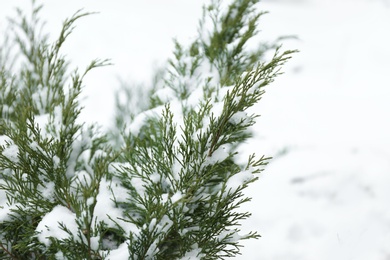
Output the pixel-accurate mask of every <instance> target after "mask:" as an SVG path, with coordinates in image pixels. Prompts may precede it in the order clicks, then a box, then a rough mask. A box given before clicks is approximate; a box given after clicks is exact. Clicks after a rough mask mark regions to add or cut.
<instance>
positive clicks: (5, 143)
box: [0, 135, 12, 145]
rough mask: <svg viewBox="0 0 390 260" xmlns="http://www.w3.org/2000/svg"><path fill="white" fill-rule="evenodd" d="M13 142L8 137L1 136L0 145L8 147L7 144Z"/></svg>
mask: <svg viewBox="0 0 390 260" xmlns="http://www.w3.org/2000/svg"><path fill="white" fill-rule="evenodd" d="M11 142H12V140H11V138H9V137H8V136H6V135H0V145H7V143H8V144H9V143H11Z"/></svg>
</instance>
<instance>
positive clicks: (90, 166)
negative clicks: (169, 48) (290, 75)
mask: <svg viewBox="0 0 390 260" xmlns="http://www.w3.org/2000/svg"><path fill="white" fill-rule="evenodd" d="M257 3H258V1H254V0H251V1H249V0H236V1H231V3H230V4H229V5H228V6H227V7H226V8H222V4H223V3H222V1H215V0H214V1H212V2H211V3H210V5H208V6H205V7H204V13H203V17H202V19H201V20H200V25H199V31H198V35H197V37H196V38H195V40H194V41H193V42H192V43H191V44H189V45H188V46H183V45H181V44H180V43H179V42H178V41H176V42H175V50H174V57H173V58H172V59H171V60H169V62H168V66H167V68H166V69H164V70H161V72H159V73H157V74H156V76H155V80H154V81H153V85H152V87H150V90H148V91H143V92H142V91H140V92H139V95H138V96H137V97H138V98H140V97H144V98H145V99H146V102H144V103H142V104H141V103H140V104H138V106H137V107H136V108H134V109H132V105H133V103H131V102H126V101H130V100H131V99H134V98H133V97H132V94H133V93H131V91H130V90H129V89H126V90H123V92H122V93H126V95H125V102H123V100H122V101H120V99H119V97H118V99H117V107H118V111H117V115H116V122H115V123H116V125H115V127H114V129H113V130H112V131H111V132H110V133H102V132H101V131H100V130H99V129H98V128H96V127H92V126H87V125H85V124H80V123H78V121H77V119H78V116H79V114H80V112H81V107H80V104H79V101H78V97H79V95H80V92H81V90H82V86H83V79H84V77H85V75H86V74H87V73H88V72H89V71H90V70H91V69H94V68H96V67H101V66H104V65H107V61H99V60H96V61H92V62H91V64H90V65H89V66H88V67H87V68H86V70H85V71H84V72H82V73H79V72H78V71H77V70H74V71H73V72H69V69H68V62H67V61H66V58H65V57H64V56H62V55H61V52H60V50H61V47H62V45H63V43H64V41H65V40H66V39H67V37H68V36H69V34H70V33H71V32H72V30H73V28H74V23H75V22H76V21H77V20H78V19H80V18H82V17H84V16H86V15H88V13H81V12H77V13H75V14H74V15H73V16H72V17H71V18H70V19H68V20H66V21H65V22H64V24H63V28H62V31H61V32H60V35H59V37H58V38H57V40H56V41H54V42H53V43H49V40H48V37H47V36H45V35H42V33H41V31H40V29H41V27H42V25H43V23H42V22H41V21H40V20H39V12H40V9H41V6H34V8H33V12H32V16H31V17H32V18H31V20H28V19H27V18H26V17H25V15H24V14H23V13H22V12H21V11H19V12H18V13H19V20H17V21H13V25H14V32H15V34H14V35H15V37H14V38H12V39H11V41H12V40H13V41H14V42H16V43H17V47H16V48H17V50H16V52H17V53H20V56H18V57H17V58H16V59H15V62H12V63H11V64H10V63H7V61H9V60H10V59H8V58H7V57H10V56H12V55H10V53H12V52H11V51H10V49H9V48H8V47H7V46H9V45H7V44H4V45H3V48H2V49H0V68H1V71H0V84H1V86H0V112H1V113H0V123H1V124H0V135H1V143H0V144H1V146H0V210H1V214H0V259H105V258H107V259H118V258H121V259H123V257H125V258H126V257H128V258H129V259H222V258H225V257H233V256H236V255H237V254H239V253H240V250H239V249H240V247H241V246H242V245H241V244H240V242H241V241H242V240H245V239H252V238H258V237H259V235H258V234H257V233H256V232H251V233H249V234H240V229H239V226H240V224H241V223H242V221H243V220H246V219H247V218H248V217H249V216H250V213H249V212H239V211H238V208H239V207H240V206H241V205H242V204H243V203H246V202H248V201H250V198H248V197H247V196H245V193H244V191H245V188H247V186H248V185H249V184H250V183H252V182H254V181H255V180H256V179H257V177H256V174H257V173H259V172H261V171H262V170H263V167H264V165H265V164H266V163H267V160H268V159H269V158H265V157H264V156H262V157H256V156H255V155H252V156H250V157H249V158H248V161H247V163H246V164H244V165H242V164H240V163H238V162H237V156H238V153H239V149H238V145H239V144H241V143H243V142H245V141H246V140H248V138H250V136H251V133H250V130H249V129H250V127H251V126H252V125H253V124H254V123H255V120H256V118H257V116H258V115H248V114H247V112H246V111H247V109H248V108H250V107H252V106H253V105H254V104H256V103H257V102H258V101H259V100H260V98H261V96H262V95H263V94H264V90H263V89H264V87H265V86H267V85H269V84H270V83H271V82H272V81H273V80H274V78H275V77H277V76H278V75H279V70H280V68H281V66H282V65H283V64H284V63H285V62H286V61H287V60H288V59H289V58H290V56H289V55H290V54H291V53H292V52H291V51H287V52H282V53H281V52H280V49H279V47H276V45H267V44H264V43H263V44H260V47H259V48H256V49H255V50H251V49H249V48H247V43H248V42H249V41H250V40H251V39H253V38H254V36H255V35H256V34H257V28H258V23H259V19H260V17H261V16H262V15H263V14H264V13H259V12H258V11H257V9H258V6H257ZM210 28H211V29H210ZM269 51H274V56H273V58H272V59H270V60H268V61H267V60H265V58H264V57H265V53H266V52H269ZM15 64H16V65H15ZM122 99H123V97H122ZM115 257H117V258H115Z"/></svg>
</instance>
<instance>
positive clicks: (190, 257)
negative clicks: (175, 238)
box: [181, 244, 205, 260]
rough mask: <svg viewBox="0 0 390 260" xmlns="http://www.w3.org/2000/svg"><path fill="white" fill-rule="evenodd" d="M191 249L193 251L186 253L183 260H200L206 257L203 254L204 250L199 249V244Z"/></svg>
mask: <svg viewBox="0 0 390 260" xmlns="http://www.w3.org/2000/svg"><path fill="white" fill-rule="evenodd" d="M191 247H192V250H191V251H188V252H186V253H185V255H184V256H183V257H182V258H181V259H182V260H199V259H202V258H203V257H204V256H205V254H202V248H199V246H198V244H194V245H192V246H191Z"/></svg>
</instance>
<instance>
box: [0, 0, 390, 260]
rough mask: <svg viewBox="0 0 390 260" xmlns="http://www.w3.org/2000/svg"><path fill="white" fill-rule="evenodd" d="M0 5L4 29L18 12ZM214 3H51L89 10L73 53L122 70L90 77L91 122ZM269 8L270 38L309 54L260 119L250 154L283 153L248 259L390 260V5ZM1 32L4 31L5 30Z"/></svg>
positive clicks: (57, 8)
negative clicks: (90, 13)
mask: <svg viewBox="0 0 390 260" xmlns="http://www.w3.org/2000/svg"><path fill="white" fill-rule="evenodd" d="M29 2H30V1H27V0H1V2H0V29H1V30H3V29H4V28H5V26H6V23H5V21H6V19H5V17H7V16H11V17H12V16H14V14H15V12H14V7H15V6H19V7H22V8H28V6H29ZM204 2H206V0H185V1H183V0H143V1H139V0H138V1H135V0H128V1H125V0H117V1H102V0H83V1H80V0H68V1H59V0H52V1H46V3H45V8H44V10H43V14H44V18H45V19H47V20H48V23H47V25H46V28H47V30H48V31H49V32H52V35H51V36H52V37H55V36H56V35H57V34H56V33H58V31H59V28H60V26H61V22H62V21H63V20H64V19H65V18H66V17H69V16H70V15H71V14H73V13H74V12H75V11H77V10H78V9H80V8H85V10H86V11H97V12H99V14H97V15H93V16H89V17H87V18H83V19H82V20H80V21H79V22H78V26H77V28H76V30H75V31H74V33H73V34H72V35H71V37H70V38H69V40H68V42H67V43H66V46H65V52H66V53H67V55H68V56H69V57H70V58H71V60H72V62H73V65H74V66H79V67H80V68H83V67H84V66H86V65H87V64H88V62H89V61H90V60H92V59H94V58H111V59H112V62H113V63H114V66H111V67H106V68H102V69H97V70H95V71H94V72H92V73H91V74H90V75H89V76H88V78H87V79H86V82H85V83H86V88H85V92H84V93H85V96H86V99H85V100H84V105H85V109H84V112H83V114H82V120H87V121H89V122H95V121H96V122H99V123H100V124H102V125H105V126H108V125H109V124H110V122H111V120H112V114H113V92H114V90H115V89H117V88H118V86H119V79H121V80H125V81H126V82H128V83H129V84H137V83H140V82H144V83H145V84H147V82H148V81H150V79H151V75H152V72H153V71H154V70H155V69H156V68H157V67H158V66H161V65H162V64H163V63H164V61H165V60H166V58H167V57H169V55H171V51H172V49H173V44H172V38H173V37H176V38H178V39H179V40H181V41H183V42H186V41H187V40H188V39H189V37H191V36H192V35H194V34H195V30H196V27H197V22H198V18H199V17H200V15H201V6H202V4H203V3H204ZM261 6H262V9H263V10H267V11H269V12H270V14H268V15H266V16H263V19H262V20H261V30H262V31H261V33H260V35H261V36H262V37H263V38H262V39H264V40H272V39H275V38H277V37H279V36H283V35H296V36H298V37H299V38H298V39H296V40H288V41H286V42H285V43H284V47H285V48H286V49H295V48H296V49H299V50H300V53H298V54H295V55H294V58H293V59H292V60H291V61H290V62H289V63H288V65H287V66H285V68H284V72H285V74H284V75H282V76H280V77H279V78H278V79H277V80H276V82H275V83H273V84H272V86H270V87H269V88H268V89H267V93H266V95H264V98H263V99H262V100H261V102H260V104H259V105H258V106H257V107H256V108H255V110H256V111H257V112H259V113H260V114H261V115H262V116H261V117H260V118H259V121H258V124H257V126H256V129H255V130H256V135H255V139H254V140H252V141H251V142H249V143H248V144H246V146H245V147H243V148H244V149H245V151H247V152H248V153H250V152H253V151H254V152H256V153H257V154H259V155H261V154H266V155H269V156H273V157H274V159H273V160H272V161H271V163H270V164H269V166H268V167H267V168H266V170H265V171H264V173H263V174H262V175H261V178H260V180H259V181H258V182H257V183H255V184H254V185H253V186H252V187H251V188H250V189H249V190H248V195H250V196H252V197H253V201H252V202H251V203H250V204H248V205H246V207H245V209H247V210H250V211H251V212H253V216H252V218H251V219H250V220H249V221H247V222H246V223H245V224H244V226H243V229H244V230H258V231H259V232H260V234H261V235H262V238H260V239H259V240H254V241H248V242H246V243H245V248H244V249H243V250H242V253H243V255H242V256H241V257H239V258H238V259H265V260H295V259H296V260H328V259H332V260H352V259H354V260H389V259H390V1H388V0H263V1H262V4H261ZM0 37H2V36H1V35H0Z"/></svg>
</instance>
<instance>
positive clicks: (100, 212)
mask: <svg viewBox="0 0 390 260" xmlns="http://www.w3.org/2000/svg"><path fill="white" fill-rule="evenodd" d="M113 194H115V198H114V197H113ZM127 197H128V194H127V190H126V189H124V188H123V187H122V186H121V185H120V182H119V181H118V180H116V179H115V178H114V179H113V180H112V181H108V180H106V179H105V178H103V179H102V180H101V181H100V186H99V194H98V195H97V196H96V204H95V208H94V214H93V215H94V216H96V218H95V219H94V221H96V224H98V223H99V222H101V221H103V222H105V223H106V224H107V227H111V228H117V224H119V225H120V226H121V227H122V228H123V230H124V231H125V233H126V234H129V233H130V232H133V233H135V234H137V233H138V232H139V230H138V228H137V226H136V225H135V224H132V223H129V222H126V221H124V220H122V219H124V218H125V217H124V216H123V214H122V212H123V210H122V209H120V208H118V207H117V206H116V205H115V199H117V200H118V201H124V200H126V198H127Z"/></svg>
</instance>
